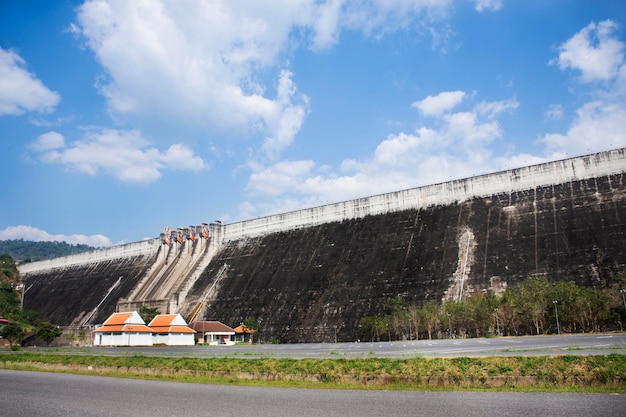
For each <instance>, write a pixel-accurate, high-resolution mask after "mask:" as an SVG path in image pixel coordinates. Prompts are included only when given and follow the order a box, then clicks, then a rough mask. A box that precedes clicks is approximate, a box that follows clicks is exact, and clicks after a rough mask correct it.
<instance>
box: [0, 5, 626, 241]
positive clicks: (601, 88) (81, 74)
mask: <svg viewBox="0 0 626 417" xmlns="http://www.w3.org/2000/svg"><path fill="white" fill-rule="evenodd" d="M625 45H626V6H625V5H624V2H623V0H602V1H595V0H551V1H544V0H527V1H512V0H265V1H258V0H240V1H236V0H207V1H200V0H198V1H195V0H185V1H182V0H181V1H176V0H170V1H166V0H163V1H159V0H143V1H142V0H137V1H135V0H118V1H115V0H90V1H85V2H81V1H74V0H59V1H36V0H23V1H17V0H14V1H10V0H7V1H0V134H1V135H2V145H3V146H2V152H1V153H0V162H1V163H0V178H1V181H2V182H1V185H2V204H1V205H0V239H17V238H23V239H28V240H59V241H62V240H64V241H67V242H69V243H85V244H90V245H94V246H108V245H111V244H119V243H125V242H126V243H127V242H135V241H139V240H141V239H144V238H148V237H157V236H158V235H159V233H160V232H161V231H162V229H163V228H164V227H166V226H171V227H174V228H175V227H179V226H186V225H196V224H200V223H203V222H207V223H208V222H212V221H214V220H216V219H219V220H221V221H222V222H224V223H230V222H234V221H238V220H245V219H250V218H254V217H258V216H263V215H267V214H273V213H280V212H285V211H289V210H294V209H299V208H305V207H312V206H316V205H322V204H326V203H331V202H336V201H343V200H347V199H352V198H355V197H363V196H368V195H374V194H379V193H384V192H389V191H396V190H401V189H405V188H411V187H416V186H421V185H428V184H432V183H436V182H441V181H447V180H450V179H458V178H464V177H468V176H472V175H476V174H483V173H488V172H494V171H499V170H503V169H508V168H513V167H519V166H524V165H529V164H533V163H538V162H543V161H549V160H555V159H561V158H564V157H568V156H575V155H582V154H587V153H591V152H596V151H601V150H607V149H612V148H618V147H623V146H626V133H625V132H626V59H625V53H626V48H625Z"/></svg>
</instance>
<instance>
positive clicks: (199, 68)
mask: <svg viewBox="0 0 626 417" xmlns="http://www.w3.org/2000/svg"><path fill="white" fill-rule="evenodd" d="M313 4H314V2H311V1H304V0H301V1H293V0H289V1H287V0H285V1H278V0H277V1H274V2H272V3H270V4H269V5H268V4H266V3H259V2H232V1H213V2H210V3H207V2H201V1H188V2H185V3H177V2H164V1H157V0H151V1H143V2H141V1H137V2H127V1H105V0H92V1H88V2H86V3H85V4H84V5H83V6H81V7H80V9H79V14H78V22H79V26H75V30H78V31H80V33H81V34H82V35H83V36H84V38H85V39H86V41H87V44H88V46H89V47H90V48H91V49H92V50H93V51H94V52H95V54H96V57H97V59H98V61H99V62H100V63H101V65H102V66H103V67H104V68H105V70H106V71H107V73H108V76H109V78H108V79H106V80H104V81H102V82H101V85H100V88H101V92H102V94H104V96H105V97H106V98H107V100H108V105H109V108H110V110H111V112H112V113H113V114H115V115H117V116H132V115H142V116H146V115H151V114H155V115H166V116H167V117H171V118H174V119H176V120H179V121H184V122H187V123H191V124H193V125H194V126H199V127H201V128H204V129H207V130H212V131H213V130H214V129H222V130H223V131H226V130H229V129H236V130H238V131H239V132H240V133H247V134H261V135H263V136H264V137H266V138H268V139H267V143H266V145H265V148H264V149H265V150H266V151H268V152H275V151H278V150H280V149H281V148H282V147H284V146H286V145H287V144H288V143H289V142H290V141H291V140H292V138H293V135H294V134H295V133H297V131H298V130H299V128H300V126H301V124H302V120H303V119H304V117H305V115H306V113H307V109H306V98H305V97H303V96H300V95H299V94H298V93H297V89H296V88H295V85H294V84H293V82H292V81H291V73H290V72H288V71H283V70H279V71H278V74H277V77H276V78H277V79H278V87H277V93H276V96H275V97H272V94H271V93H270V92H268V88H267V86H266V85H265V84H264V82H263V81H262V80H260V79H258V78H257V75H256V74H257V73H258V72H259V71H261V70H265V69H273V68H275V67H276V66H277V65H278V64H279V57H280V56H281V53H285V52H287V51H288V48H289V44H290V39H289V35H290V33H291V31H292V29H293V28H294V27H297V26H300V25H306V24H308V22H307V20H306V19H308V17H307V16H308V15H307V14H306V12H307V11H308V10H310V8H311V7H312V6H313Z"/></svg>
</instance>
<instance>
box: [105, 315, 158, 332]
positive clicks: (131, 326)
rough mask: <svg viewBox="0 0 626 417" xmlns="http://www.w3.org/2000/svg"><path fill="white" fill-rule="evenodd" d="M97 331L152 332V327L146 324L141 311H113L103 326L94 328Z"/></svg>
mask: <svg viewBox="0 0 626 417" xmlns="http://www.w3.org/2000/svg"><path fill="white" fill-rule="evenodd" d="M94 332H95V333H152V329H150V328H149V327H148V326H146V322H145V321H143V319H142V318H141V316H140V315H139V313H137V312H136V311H132V312H127V313H113V314H111V315H110V316H109V318H108V319H106V320H105V322H104V323H103V324H102V327H99V328H97V329H96V330H94Z"/></svg>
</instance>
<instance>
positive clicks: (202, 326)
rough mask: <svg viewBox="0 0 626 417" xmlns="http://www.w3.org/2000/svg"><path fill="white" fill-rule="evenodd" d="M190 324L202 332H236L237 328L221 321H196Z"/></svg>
mask: <svg viewBox="0 0 626 417" xmlns="http://www.w3.org/2000/svg"><path fill="white" fill-rule="evenodd" d="M190 326H191V328H192V329H194V330H195V331H197V332H200V333H222V334H235V329H233V328H231V327H228V326H227V325H225V324H224V323H222V322H219V321H194V322H193V323H191V325H190Z"/></svg>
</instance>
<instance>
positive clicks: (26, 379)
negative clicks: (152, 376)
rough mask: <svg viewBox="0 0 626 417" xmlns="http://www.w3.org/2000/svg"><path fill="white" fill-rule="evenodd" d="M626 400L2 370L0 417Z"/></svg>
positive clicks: (560, 406) (597, 409)
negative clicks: (173, 380) (277, 385)
mask: <svg viewBox="0 0 626 417" xmlns="http://www.w3.org/2000/svg"><path fill="white" fill-rule="evenodd" d="M625 409H626V396H624V395H598V394H593V395H592V394H568V393H514V392H507V393H504V392H416V391H359V390H318V389H283V388H260V387H237V386H220V385H202V384H187V383H171V382H161V381H141V380H131V379H116V378H107V377H97V376H84V375H66V374H49V373H38V372H25V371H5V370H0V415H2V416H11V417H26V416H28V417H39V416H45V417H74V416H80V417H91V416H117V417H120V416H128V417H134V416H152V417H171V416H177V417H185V416H208V415H215V416H222V417H230V416H257V417H263V416H272V417H287V416H326V417H334V416H337V417H351V416H416V417H421V416H424V417H426V416H427V417H448V416H463V417H482V416H507V417H522V416H524V417H525V416H553V417H587V416H604V417H613V416H615V417H618V416H619V417H622V416H623V415H624V410H625Z"/></svg>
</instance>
